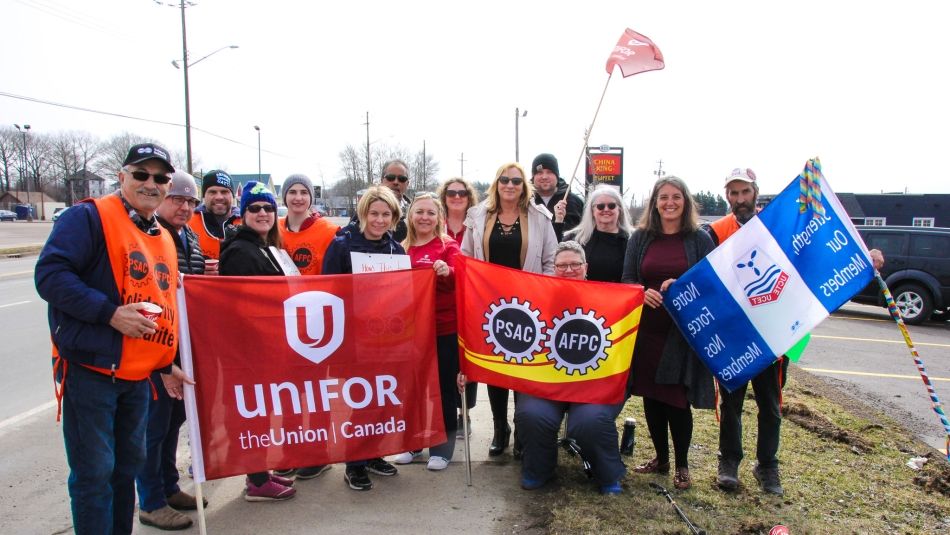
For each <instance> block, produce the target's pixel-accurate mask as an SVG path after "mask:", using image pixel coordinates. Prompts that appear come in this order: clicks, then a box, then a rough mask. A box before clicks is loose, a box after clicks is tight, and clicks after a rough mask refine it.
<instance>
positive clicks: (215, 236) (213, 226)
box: [188, 169, 241, 275]
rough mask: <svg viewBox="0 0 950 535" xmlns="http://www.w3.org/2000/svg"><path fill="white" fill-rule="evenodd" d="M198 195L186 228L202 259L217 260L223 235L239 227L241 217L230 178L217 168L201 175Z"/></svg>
mask: <svg viewBox="0 0 950 535" xmlns="http://www.w3.org/2000/svg"><path fill="white" fill-rule="evenodd" d="M201 196H202V203H201V205H200V206H198V208H197V209H196V210H195V215H194V217H192V218H191V222H190V223H188V226H189V227H191V230H193V231H195V234H197V235H198V243H199V244H201V250H202V252H204V255H205V257H207V258H212V259H215V260H217V259H218V258H219V257H220V256H221V241H222V240H224V237H225V234H226V233H227V232H228V230H230V229H233V228H234V227H237V226H238V225H240V224H241V214H240V212H239V211H238V209H237V207H236V206H234V181H233V180H232V179H231V175H229V174H227V173H226V172H224V171H221V170H220V169H215V170H213V171H208V172H207V173H205V175H204V177H203V178H202V179H201ZM209 275H210V273H209Z"/></svg>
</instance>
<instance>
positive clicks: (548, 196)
mask: <svg viewBox="0 0 950 535" xmlns="http://www.w3.org/2000/svg"><path fill="white" fill-rule="evenodd" d="M531 182H532V183H533V184H534V204H541V205H544V206H545V207H546V208H547V209H548V211H549V212H551V213H552V214H553V215H554V217H553V218H552V219H551V223H552V224H553V225H554V234H555V235H557V241H559V242H560V241H562V240H563V238H564V233H565V232H567V231H569V230H571V229H572V228H574V227H576V226H577V225H578V224H580V222H581V213H582V212H583V211H584V199H582V198H581V197H580V196H579V195H577V194H575V193H568V194H567V199H565V198H564V194H565V193H567V192H568V184H567V181H566V180H564V179H563V178H561V175H560V171H559V170H558V164H557V158H555V157H554V155H553V154H547V153H543V154H539V155H537V156H536V157H535V158H534V161H532V162H531Z"/></svg>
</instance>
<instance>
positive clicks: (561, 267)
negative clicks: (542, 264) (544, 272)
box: [554, 262, 584, 272]
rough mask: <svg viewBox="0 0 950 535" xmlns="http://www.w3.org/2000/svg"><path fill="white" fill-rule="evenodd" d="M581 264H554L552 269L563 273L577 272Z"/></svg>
mask: <svg viewBox="0 0 950 535" xmlns="http://www.w3.org/2000/svg"><path fill="white" fill-rule="evenodd" d="M583 265H584V264H583V263H582V262H571V263H570V264H554V269H556V270H558V271H561V272H564V271H577V270H579V269H580V268H581V266H583Z"/></svg>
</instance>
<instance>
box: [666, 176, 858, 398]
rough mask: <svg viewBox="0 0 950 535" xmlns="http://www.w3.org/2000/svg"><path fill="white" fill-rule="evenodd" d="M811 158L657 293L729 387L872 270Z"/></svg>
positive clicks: (847, 295) (791, 341)
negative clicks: (779, 189) (799, 172)
mask: <svg viewBox="0 0 950 535" xmlns="http://www.w3.org/2000/svg"><path fill="white" fill-rule="evenodd" d="M813 162H814V164H809V167H806V171H805V172H803V173H802V175H799V177H798V178H796V179H795V180H793V181H792V182H791V183H790V184H789V185H788V186H787V187H786V188H785V189H784V190H783V191H782V193H780V194H779V195H778V196H776V197H775V199H774V200H773V201H772V202H770V203H769V205H768V206H766V207H765V209H764V210H762V212H761V213H759V215H758V216H757V217H754V218H752V220H751V221H749V222H748V223H746V224H745V225H743V226H742V228H741V229H740V230H739V231H738V232H736V233H735V234H733V235H732V236H731V237H729V238H728V239H726V240H724V241H723V243H722V244H721V245H720V246H719V247H717V248H716V250H715V251H713V252H712V253H710V254H709V256H707V257H706V258H705V259H703V260H702V261H701V262H699V263H697V264H696V265H695V266H693V268H692V269H690V270H689V271H688V272H686V273H685V274H684V275H683V276H682V277H680V278H679V279H677V281H676V282H675V283H674V284H672V285H671V286H670V288H669V289H668V291H667V293H666V295H665V296H664V298H663V304H664V305H665V306H666V308H667V310H669V312H670V316H672V318H673V321H675V322H676V324H677V325H678V326H679V328H680V330H681V331H683V335H684V337H685V338H686V340H687V341H688V342H689V343H690V345H691V346H692V347H693V349H694V350H695V351H696V353H697V354H698V355H699V357H700V358H701V359H703V361H704V362H705V363H706V366H707V367H708V368H709V370H710V371H711V372H712V373H713V375H714V376H716V378H717V379H719V381H720V383H722V384H723V385H724V386H725V388H726V389H727V390H729V391H732V390H735V389H736V388H738V387H740V386H742V385H743V384H744V383H745V382H746V381H749V380H750V379H752V378H753V377H755V376H756V375H758V374H759V373H760V372H761V371H762V370H764V369H765V368H767V367H768V366H769V365H770V364H772V363H773V362H775V360H776V359H777V358H778V357H779V356H781V355H783V354H784V353H785V352H786V351H788V350H789V349H790V348H791V347H792V346H794V345H795V344H796V343H797V342H798V341H799V340H800V339H801V338H802V337H803V336H805V334H807V333H808V332H809V331H811V330H812V329H814V328H815V326H817V325H818V324H819V323H821V321H822V320H824V319H825V318H826V317H828V315H829V314H830V313H831V312H833V311H835V310H837V309H838V307H840V306H841V305H843V304H844V303H846V302H847V301H848V300H849V299H851V297H853V296H854V295H855V294H857V293H858V292H860V291H861V290H862V289H864V287H865V286H867V284H868V283H869V282H871V280H872V279H873V277H874V268H873V266H872V265H871V260H870V258H869V256H868V251H867V248H866V247H865V245H864V242H863V241H862V240H861V237H860V236H859V235H858V232H857V231H856V230H855V229H854V226H853V225H852V224H851V220H850V219H849V217H848V214H847V213H846V212H845V210H844V208H842V206H841V203H840V202H839V201H838V198H837V197H836V196H835V194H834V192H833V191H832V190H831V188H830V187H829V186H828V182H827V181H826V180H825V178H824V177H823V176H822V175H821V172H820V167H818V165H819V164H818V163H817V161H813ZM812 165H813V166H812ZM806 176H808V177H809V178H808V179H806V178H805V177H806ZM805 184H807V187H806V185H805ZM819 187H820V194H819V192H818V191H816V190H818V189H819ZM806 191H810V192H811V193H810V194H807V195H806V194H801V192H806ZM803 205H805V207H806V209H805V210H804V211H802V210H801V207H802V206H803ZM816 205H817V206H818V207H819V210H818V211H817V212H816V210H815V207H816ZM822 205H823V209H822ZM819 212H823V213H819Z"/></svg>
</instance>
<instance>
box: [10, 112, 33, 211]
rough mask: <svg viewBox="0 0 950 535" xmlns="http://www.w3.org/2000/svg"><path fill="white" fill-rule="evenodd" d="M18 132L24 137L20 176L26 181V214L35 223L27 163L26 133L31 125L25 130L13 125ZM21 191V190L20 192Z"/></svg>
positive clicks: (25, 126)
mask: <svg viewBox="0 0 950 535" xmlns="http://www.w3.org/2000/svg"><path fill="white" fill-rule="evenodd" d="M13 126H15V127H16V129H17V130H19V131H20V134H22V135H23V173H22V174H21V175H20V178H21V179H23V178H25V179H26V206H27V208H28V210H27V213H26V220H27V221H30V222H32V221H33V204H32V201H33V199H31V197H32V195H31V194H30V164H29V162H27V161H26V133H27V132H28V131H29V130H30V125H28V124H24V125H23V128H22V129H21V128H20V125H18V124H15V125H13ZM18 191H19V190H18Z"/></svg>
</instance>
